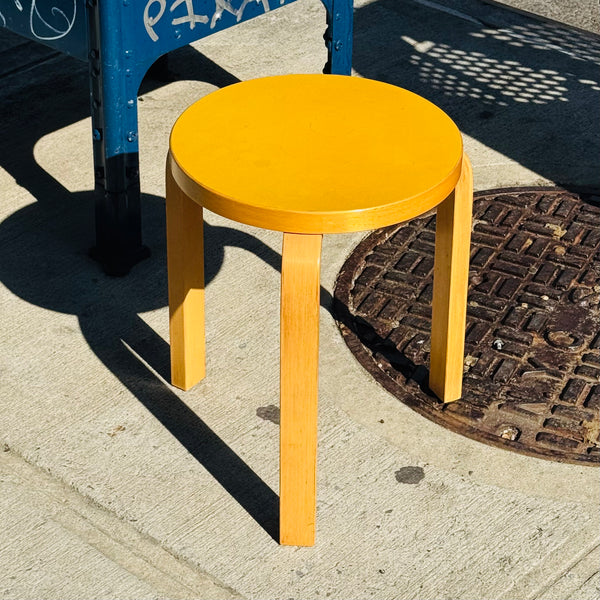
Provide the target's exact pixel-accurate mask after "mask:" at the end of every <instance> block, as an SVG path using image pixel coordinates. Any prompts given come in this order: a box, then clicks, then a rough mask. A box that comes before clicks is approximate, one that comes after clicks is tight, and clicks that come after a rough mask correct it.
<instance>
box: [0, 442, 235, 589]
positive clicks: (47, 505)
mask: <svg viewBox="0 0 600 600" xmlns="http://www.w3.org/2000/svg"><path fill="white" fill-rule="evenodd" d="M0 485H1V489H2V494H0V502H1V504H2V521H3V523H4V526H3V527H2V533H3V539H2V543H1V545H0V565H1V566H2V568H1V569H0V594H2V597H3V598H20V599H26V598H33V599H38V598H92V597H93V598H107V599H108V598H116V599H118V600H122V599H125V598H135V599H140V600H141V599H142V598H148V599H155V598H156V599H158V598H178V599H179V598H181V599H184V598H185V599H192V598H198V597H205V598H209V597H210V598H223V599H224V600H225V599H234V598H240V596H238V595H237V594H234V593H233V592H231V591H230V590H227V589H226V588H225V587H224V586H222V585H220V584H218V583H217V582H215V581H214V580H213V579H211V578H210V577H209V576H208V575H202V574H201V573H199V572H198V571H197V570H195V569H192V568H190V567H189V566H188V565H187V564H186V563H185V562H183V561H180V560H177V559H176V558H175V557H173V556H172V555H171V554H169V553H168V552H167V551H166V550H164V549H163V548H161V547H160V546H159V545H158V544H157V543H156V541H155V540H150V539H149V538H146V537H144V536H142V535H140V533H138V532H137V531H136V530H135V529H134V528H133V527H131V526H130V525H128V524H127V523H125V522H123V521H121V520H119V519H117V518H116V517H115V516H114V515H113V514H111V513H109V512H107V511H105V510H103V509H101V508H100V507H98V506H95V505H93V504H91V503H90V502H88V501H86V500H85V498H84V497H83V496H82V495H81V494H78V493H77V492H75V491H74V490H73V489H72V488H70V487H68V486H67V485H65V484H64V483H62V482H60V481H59V480H58V479H56V478H54V477H51V476H50V475H48V474H47V473H43V472H42V471H40V470H39V469H37V468H36V467H34V466H33V465H29V464H27V463H26V462H25V461H23V459H21V458H20V457H18V456H15V455H13V454H12V453H10V451H9V450H7V449H5V450H4V451H3V452H2V453H0Z"/></svg>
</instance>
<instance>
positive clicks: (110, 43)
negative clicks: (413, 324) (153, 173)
mask: <svg viewBox="0 0 600 600" xmlns="http://www.w3.org/2000/svg"><path fill="white" fill-rule="evenodd" d="M293 1H295V0H4V1H3V2H2V4H1V5H0V26H4V27H6V28H8V29H10V30H12V31H14V32H16V33H18V34H20V35H23V36H25V37H28V38H30V39H33V40H35V41H38V42H40V43H43V44H46V45H48V46H50V47H52V48H55V49H57V50H60V51H61V52H64V53H66V54H69V55H71V56H74V57H76V58H79V59H80V60H84V61H87V62H88V63H89V67H90V97H91V114H92V128H93V136H92V137H93V151H94V167H95V181H96V190H97V201H96V246H95V248H94V250H93V255H94V256H95V258H97V259H98V260H99V261H100V262H101V263H102V265H103V267H104V270H105V271H106V272H107V273H110V274H115V275H118V274H125V273H127V272H128V271H129V270H130V268H131V266H132V265H133V264H135V263H136V262H137V261H139V260H140V259H141V258H143V257H144V256H147V255H148V250H147V249H146V248H145V247H144V246H143V244H142V236H141V207H140V183H139V158H138V115H137V93H138V89H139V86H140V83H141V81H142V79H143V77H144V75H145V74H146V72H147V71H148V69H149V68H150V66H151V65H152V64H153V63H154V62H155V61H156V60H157V59H158V58H159V57H160V56H162V55H164V54H166V53H167V52H169V51H171V50H174V49H176V48H180V47H181V46H185V45H186V44H189V43H190V42H193V41H196V40H198V39H201V38H203V37H206V36H208V35H211V34H212V33H215V32H217V31H220V30H223V29H227V28H228V27H232V26H233V25H235V24H237V23H239V22H242V21H246V20H248V19H251V18H253V17H256V16H258V15H260V14H263V13H264V12H265V11H268V10H271V9H272V8H277V7H279V6H281V5H282V4H283V3H284V2H285V3H286V4H289V3H290V2H293ZM322 2H323V4H324V6H325V9H326V12H327V30H326V32H325V35H324V38H325V43H326V44H327V49H328V60H327V64H326V65H325V68H324V72H326V73H335V74H341V75H349V74H350V70H351V56H352V11H353V5H352V0H322ZM271 5H274V6H271Z"/></svg>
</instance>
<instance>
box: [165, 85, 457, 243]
mask: <svg viewBox="0 0 600 600" xmlns="http://www.w3.org/2000/svg"><path fill="white" fill-rule="evenodd" d="M170 147H171V156H172V158H173V165H172V168H173V176H174V178H175V180H176V181H177V184H178V185H179V186H180V187H181V189H182V190H183V191H184V192H185V193H186V194H187V195H188V196H190V197H191V198H193V199H194V200H195V201H196V202H198V203H199V204H201V205H202V206H204V207H206V208H208V209H209V210H211V211H213V212H215V213H217V214H220V215H223V216H225V217H228V218H230V219H233V220H235V221H239V222H242V223H246V224H249V225H254V226H257V227H263V228H266V229H275V230H279V231H286V232H292V233H315V234H322V233H342V232H348V231H361V230H366V229H373V228H377V227H383V226H386V225H391V224H393V223H398V222H400V221H402V220H404V219H409V218H412V217H415V216H417V215H419V214H422V213H423V212H425V211H427V210H429V209H431V208H433V207H434V206H436V205H437V204H438V203H439V202H441V200H443V199H444V198H445V197H446V196H448V195H449V194H450V192H451V191H452V190H453V189H454V187H455V185H456V183H457V181H458V178H459V175H460V169H461V157H462V139H461V136H460V133H459V131H458V129H457V128H456V126H455V125H454V123H453V122H452V121H451V119H450V118H449V117H448V116H447V115H446V114H445V113H444V112H443V111H442V110H440V109H439V108H437V107H436V106H434V105H433V104H431V103H430V102H428V101H427V100H425V99H423V98H421V97H419V96H417V95H415V94H413V93H411V92H409V91H406V90H403V89H401V88H398V87H395V86H391V85H388V84H385V83H381V82H377V81H373V80H368V79H361V78H358V77H345V76H338V75H327V76H324V75H284V76H277V77H267V78H262V79H256V80H253V81H246V82H243V83H240V84H234V85H232V86H229V87H226V88H223V89H221V90H218V91H217V92H213V93H212V94H209V95H208V96H206V97H204V98H202V99H201V100H199V101H198V102H196V103H195V104H194V105H192V106H191V107H190V108H189V109H188V110H186V111H185V112H184V113H183V114H182V115H181V117H180V118H179V119H178V121H177V122H176V124H175V126H174V128H173V131H172V134H171V146H170Z"/></svg>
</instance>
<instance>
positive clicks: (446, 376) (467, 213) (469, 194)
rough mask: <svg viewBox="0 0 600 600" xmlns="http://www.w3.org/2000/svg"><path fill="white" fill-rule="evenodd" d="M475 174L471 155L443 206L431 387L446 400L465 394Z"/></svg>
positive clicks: (435, 280)
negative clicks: (465, 346) (465, 348)
mask: <svg viewBox="0 0 600 600" xmlns="http://www.w3.org/2000/svg"><path fill="white" fill-rule="evenodd" d="M472 210H473V174H472V171H471V163H470V162H469V158H468V157H467V155H466V154H465V155H463V166H462V173H461V176H460V179H459V182H458V185H457V186H456V188H455V190H454V192H453V193H452V194H450V196H448V198H446V200H444V201H443V202H442V203H441V204H440V205H439V206H438V208H437V225H436V233H435V236H436V237H435V265H434V272H433V307H432V311H433V314H432V322H431V365H430V373H429V387H430V388H431V390H432V391H433V392H434V393H435V394H436V395H437V396H438V398H440V400H442V401H443V402H452V401H453V400H458V399H459V398H460V397H461V394H462V378H463V361H464V344H465V322H466V314H467V289H468V283H469V254H470V242H471V220H472V216H471V215H472Z"/></svg>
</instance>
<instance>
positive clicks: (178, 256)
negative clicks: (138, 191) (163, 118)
mask: <svg viewBox="0 0 600 600" xmlns="http://www.w3.org/2000/svg"><path fill="white" fill-rule="evenodd" d="M166 206H167V267H168V279H169V329H170V338H171V383H172V384H173V385H174V386H176V387H179V388H181V389H183V390H189V389H190V388H191V387H192V386H194V385H195V384H196V383H198V381H200V380H201V379H203V378H204V375H205V372H206V367H205V364H206V359H205V353H206V350H205V333H204V232H203V227H204V222H203V218H202V207H201V206H200V205H198V204H197V203H196V202H194V201H193V200H191V199H190V198H188V197H187V196H186V195H185V194H184V193H183V192H182V190H181V189H180V188H179V186H178V185H177V183H176V182H175V180H174V179H173V175H172V172H171V165H170V158H169V160H168V161H167V193H166Z"/></svg>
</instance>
